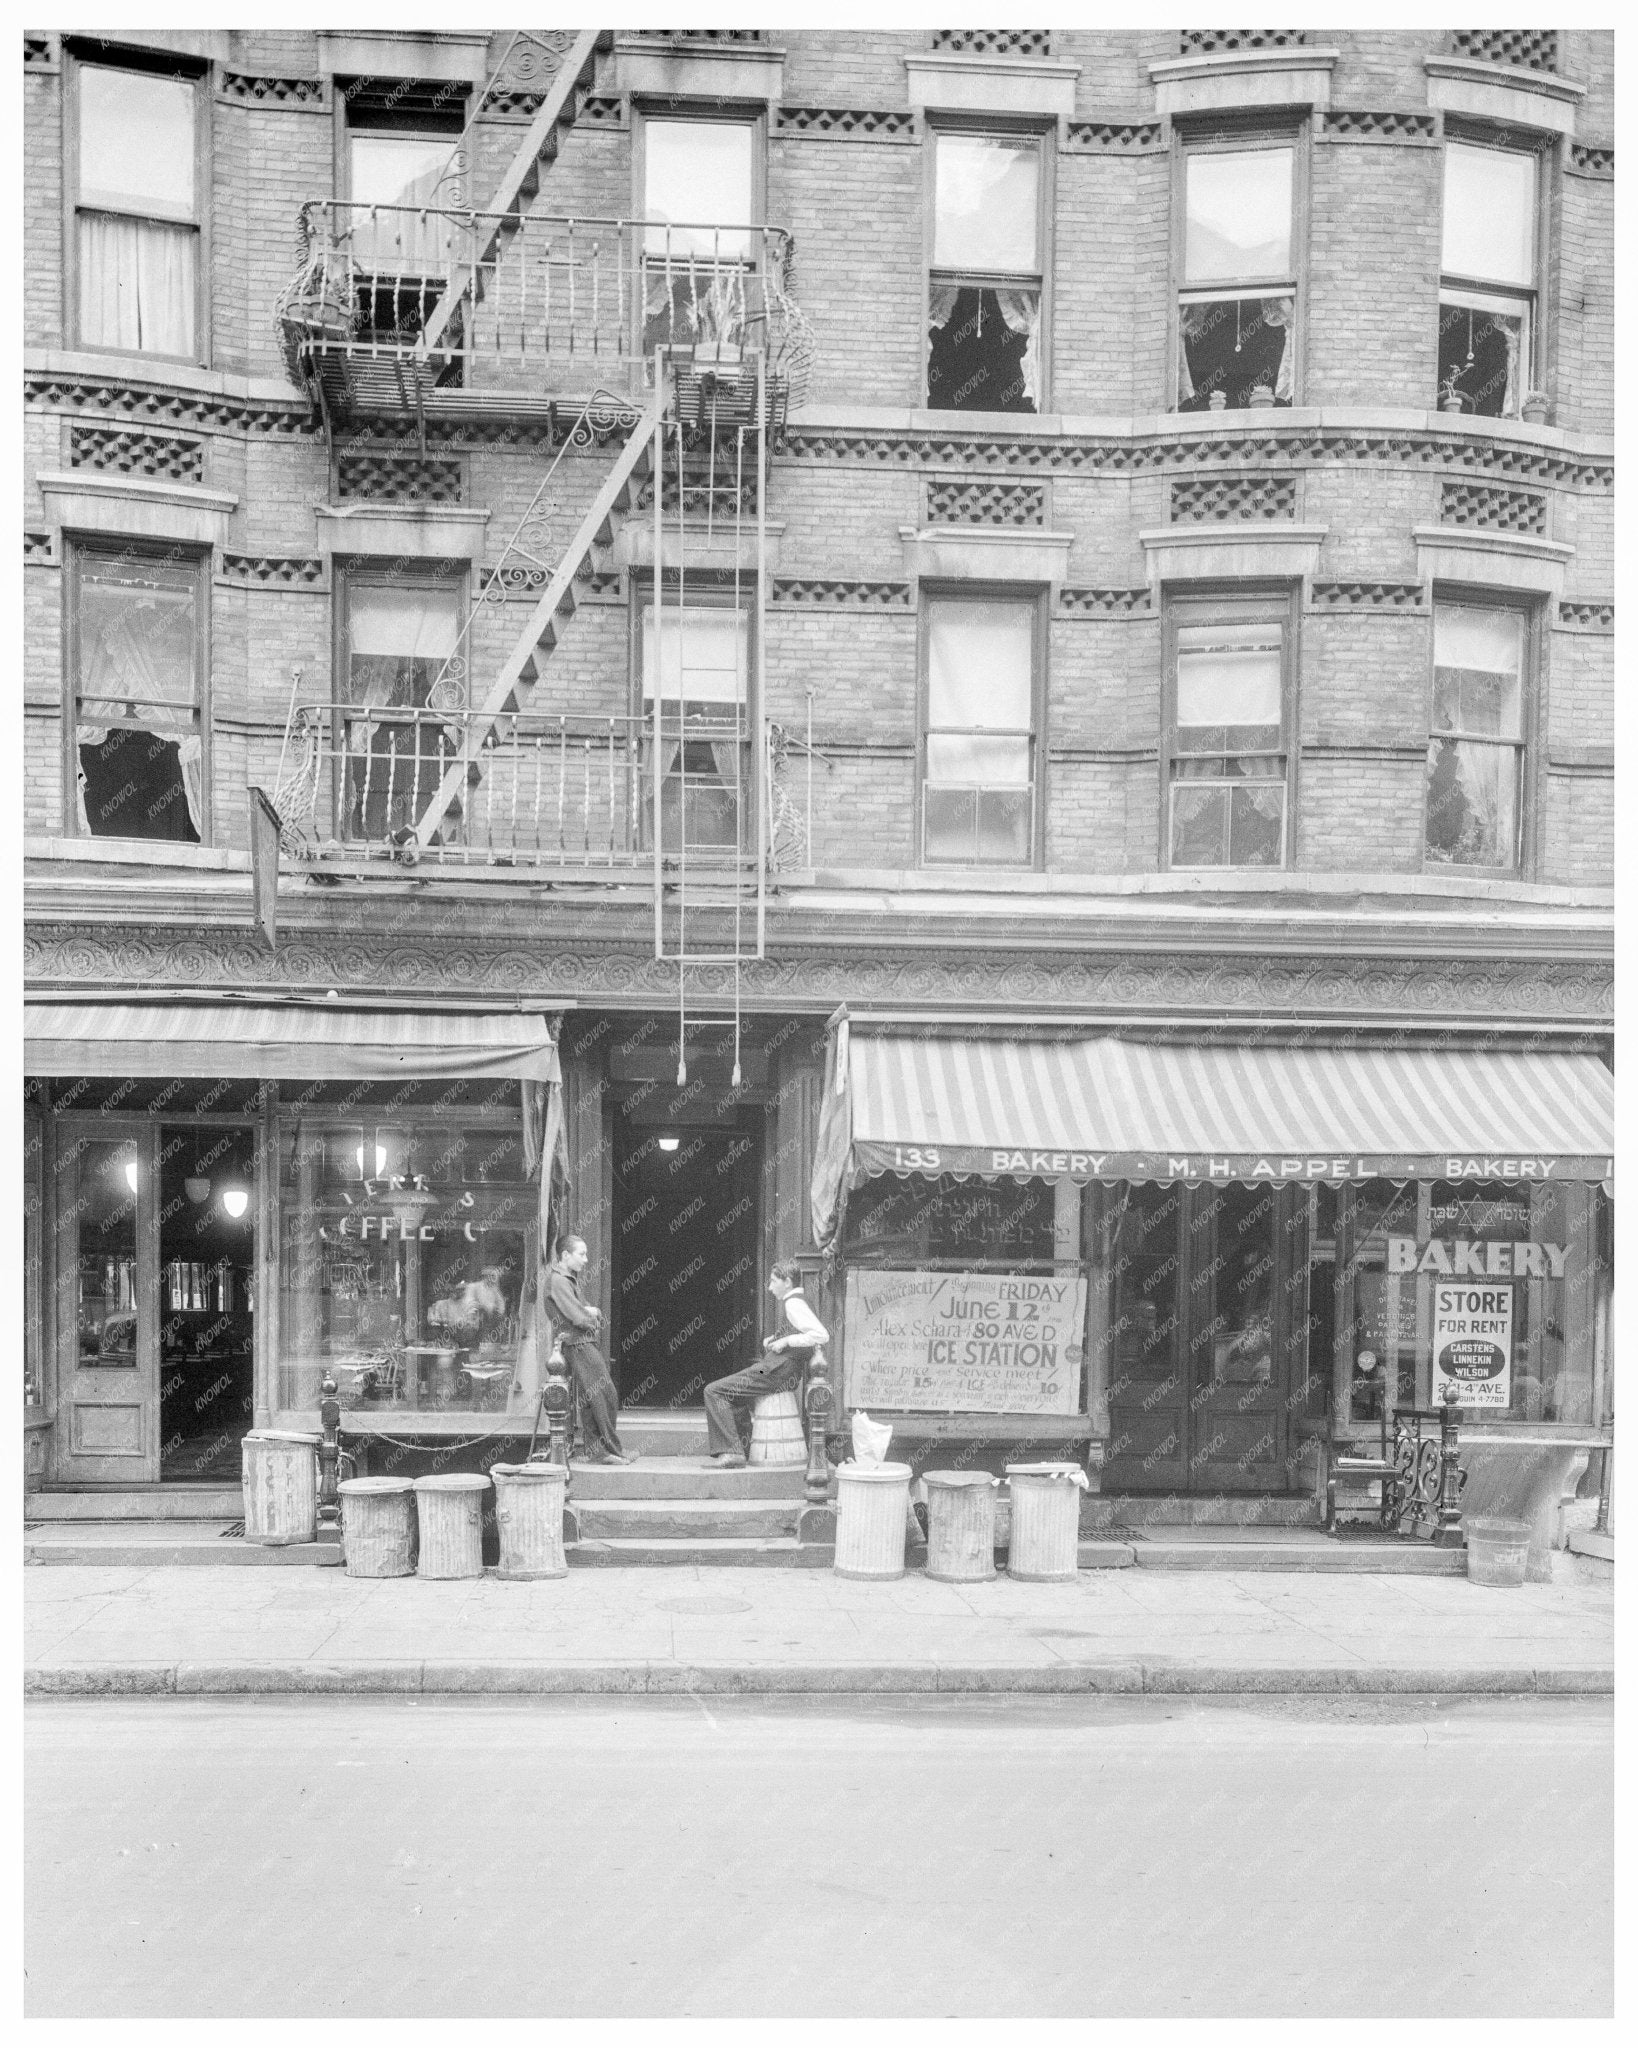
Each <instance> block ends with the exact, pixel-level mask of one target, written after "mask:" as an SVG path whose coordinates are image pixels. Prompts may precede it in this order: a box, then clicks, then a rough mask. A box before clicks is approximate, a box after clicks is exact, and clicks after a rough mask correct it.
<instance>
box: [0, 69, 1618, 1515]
mask: <svg viewBox="0 0 1638 2048" xmlns="http://www.w3.org/2000/svg"><path fill="white" fill-rule="evenodd" d="M23 58H24V74H25V89H26V115H27V137H26V145H25V190H26V208H25V218H26V235H27V248H26V255H25V260H24V265H23V278H24V312H23V321H24V337H25V384H24V400H25V417H26V426H27V440H26V449H27V477H26V487H25V518H24V526H25V533H24V560H25V575H24V587H25V593H26V624H27V653H26V660H25V666H24V671H23V699H24V722H23V738H24V746H25V749H26V762H27V766H26V776H25V791H24V815H25V821H26V826H25V829H26V835H27V837H26V844H25V853H26V875H25V885H26V945H27V973H28V989H27V997H28V1008H27V1017H28V1023H27V1055H28V1058H27V1067H28V1072H27V1077H26V1081H25V1091H26V1092H25V1111H26V1139H27V1143H26V1175H27V1231H28V1243H27V1246H26V1251H27V1258H26V1274H27V1287H26V1293H25V1299H24V1301H23V1304H22V1307H23V1315H24V1337H25V1343H24V1357H25V1389H24V1399H25V1441H26V1446H27V1452H28V1459H29V1470H30V1474H31V1483H32V1484H33V1485H34V1487H35V1488H36V1491H35V1493H34V1494H33V1496H32V1499H33V1502H34V1503H35V1505H34V1506H33V1507H31V1510H30V1512H31V1513H35V1512H38V1513H41V1514H46V1513H53V1512H55V1513H61V1514H70V1513H82V1512H92V1511H95V1512H103V1513H109V1512H116V1511H117V1512H122V1513H133V1512H151V1513H154V1514H167V1513H169V1514H186V1513H188V1512H190V1511H193V1512H199V1513H207V1512H216V1513H219V1514H222V1515H224V1516H225V1515H230V1514H232V1513H233V1512H235V1511H236V1509H235V1505H234V1504H235V1502H236V1501H237V1498H238V1478H239V1472H240V1442H241V1439H242V1437H243V1436H244V1434H245V1432H246V1431H247V1430H251V1429H270V1430H315V1429H317V1428H318V1426H319V1418H320V1412H321V1407H322V1405H323V1403H324V1401H325V1399H326V1390H327V1389H330V1390H332V1394H331V1398H333V1400H334V1401H335V1403H336V1404H337V1405H338V1406H339V1410H340V1430H341V1438H342V1442H343V1444H344V1446H345V1447H346V1448H347V1449H348V1450H349V1451H350V1452H351V1453H353V1454H354V1455H355V1456H356V1457H357V1458H358V1459H359V1461H360V1463H361V1465H364V1466H369V1467H371V1469H376V1470H381V1469H385V1466H384V1462H383V1461H386V1460H398V1461H409V1463H410V1465H411V1466H412V1468H413V1466H414V1461H415V1460H417V1459H423V1460H424V1459H438V1460H441V1461H442V1462H443V1463H445V1464H446V1465H447V1464H453V1465H455V1466H457V1467H462V1466H464V1467H466V1468H468V1469H475V1468H477V1467H480V1466H485V1465H487V1464H488V1463H490V1462H492V1461H493V1460H494V1459H495V1458H497V1457H501V1456H505V1457H508V1458H512V1459H516V1458H518V1457H520V1456H521V1455H522V1453H523V1449H524V1444H525V1441H526V1440H527V1439H528V1437H529V1436H530V1434H531V1431H532V1430H533V1428H534V1425H535V1421H536V1417H537V1410H538V1407H539V1395H540V1390H541V1387H542V1385H543V1384H544V1382H545V1379H546V1378H547V1376H548V1368H549V1362H550V1349H551V1343H552V1331H551V1330H550V1329H549V1327H548V1321H547V1317H546V1314H545V1312H544V1311H543V1308H542V1292H543V1286H542V1276H543V1273H544V1270H545V1267H546V1265H547V1263H548V1262H549V1260H550V1259H551V1257H552V1256H553V1254H554V1251H555V1250H556V1248H557V1246H558V1245H559V1244H560V1242H561V1241H562V1240H563V1239H564V1238H565V1237H567V1236H568V1235H569V1234H570V1233H573V1234H575V1235H578V1236H579V1237H581V1238H583V1239H584V1240H585V1242H586V1245H587V1248H588V1252H589V1263H588V1266H587V1269H586V1274H585V1280H584V1286H585V1293H586V1299H587V1301H588V1302H589V1303H590V1304H591V1305H593V1306H595V1307H598V1308H600V1310H601V1312H602V1315H603V1317H604V1335H605V1344H606V1348H607V1350H608V1354H609V1358H610V1361H611V1364H612V1367H613V1371H614V1375H615V1378H616V1380H617V1383H618V1388H619V1393H620V1398H621V1403H622V1407H623V1411H624V1418H625V1419H624V1423H623V1426H624V1427H625V1428H626V1429H627V1432H628V1438H627V1448H628V1449H634V1450H637V1451H643V1450H645V1449H649V1450H654V1451H663V1450H667V1449H669V1450H671V1451H672V1452H681V1451H684V1450H690V1449H693V1448H696V1447H697V1449H698V1450H699V1451H700V1452H702V1453H703V1450H704V1430H703V1423H702V1422H701V1421H700V1405H701V1395H702V1389H703V1387H704V1386H705V1384H706V1383H707V1382H709V1381H711V1380H713V1379H716V1378H719V1377H721V1376H722V1375H723V1374H724V1373H726V1372H728V1371H731V1370H733V1369H735V1368H736V1367H738V1366H740V1365H743V1364H746V1363H748V1362H750V1361H751V1360H752V1359H754V1358H755V1357H756V1355H757V1354H758V1350H759V1347H760V1343H761V1341H762V1338H763V1336H764V1335H765V1334H767V1333H768V1330H769V1329H770V1327H771V1322H772V1314H773V1311H772V1308H771V1297H770V1296H769V1295H768V1294H767V1293H766V1292H765V1291H764V1290H765V1286H766V1281H767V1273H768V1268H769V1266H770V1264H771V1263H772V1262H773V1261H775V1260H777V1259H784V1258H794V1259H796V1260H797V1261H799V1262H800V1264H801V1267H802V1269H803V1272H804V1275H805V1279H806V1292H807V1295H808V1298H809V1300H810V1302H811V1304H812V1305H813V1307H814V1308H815V1309H816V1310H817V1312H818V1314H819V1316H820V1318H821V1319H822V1321H823V1322H824V1323H825V1325H826V1327H827V1328H828V1330H829V1332H830V1342H829V1346H828V1354H827V1359H826V1363H825V1367H824V1371H823V1375H822V1376H821V1374H820V1373H819V1371H818V1370H817V1369H815V1370H814V1372H813V1373H812V1375H811V1376H810V1384H809V1387H808V1392H807V1400H808V1411H807V1412H808V1428H809V1429H810V1431H812V1432H815V1433H817V1434H818V1435H820V1436H822V1437H823V1438H824V1439H825V1443H826V1447H827V1448H828V1452H829V1455H830V1458H831V1459H832V1460H834V1459H836V1458H838V1457H841V1456H845V1455H846V1454H847V1443H848V1430H849V1418H850V1416H851V1415H852V1414H853V1413H854V1412H855V1411H857V1410H860V1409H863V1410H865V1411H866V1412H867V1413H868V1414H869V1415H870V1416H872V1417H873V1418H876V1419H878V1420H882V1421H886V1422H889V1423H891V1424H892V1426H893V1430H894V1436H893V1443H894V1446H895V1448H896V1449H897V1450H899V1451H901V1452H907V1453H908V1454H909V1455H910V1456H911V1457H912V1458H913V1459H914V1460H915V1461H916V1462H917V1464H918V1465H919V1466H923V1467H924V1466H925V1465H926V1464H927V1463H928V1462H930V1461H931V1462H933V1463H940V1464H945V1465H948V1464H950V1463H952V1462H962V1461H965V1462H969V1463H970V1462H973V1461H977V1462H979V1463H984V1464H988V1465H989V1466H990V1467H991V1468H992V1469H995V1470H999V1469H1000V1466H1001V1464H1002V1463H1003V1462H1005V1461H1006V1460H1008V1459H1017V1458H1019V1457H1020V1456H1025V1457H1035V1458H1045V1457H1060V1458H1061V1457H1064V1456H1069V1457H1072V1458H1074V1459H1075V1460H1077V1461H1078V1462H1079V1463H1080V1464H1081V1465H1082V1466H1083V1467H1084V1469H1085V1471H1086V1473H1087V1475H1088V1477H1089V1479H1090V1481H1091V1485H1092V1494H1091V1496H1089V1500H1088V1507H1087V1513H1088V1515H1089V1516H1091V1517H1093V1518H1095V1517H1096V1515H1097V1514H1098V1513H1099V1512H1100V1509H1099V1507H1098V1496H1099V1494H1100V1493H1101V1495H1102V1496H1104V1497H1105V1502H1106V1505H1105V1508H1104V1509H1103V1510H1101V1511H1102V1512H1105V1513H1109V1514H1113V1513H1115V1512H1116V1510H1115V1509H1111V1508H1108V1507H1107V1501H1108V1500H1109V1499H1114V1500H1115V1501H1116V1502H1117V1503H1118V1502H1129V1503H1131V1502H1137V1501H1139V1499H1140V1497H1163V1498H1165V1499H1167V1500H1168V1501H1171V1502H1172V1503H1174V1505H1175V1503H1176V1502H1177V1501H1178V1499H1179V1497H1181V1496H1188V1497H1200V1499H1203V1500H1210V1501H1223V1500H1225V1499H1229V1498H1230V1497H1232V1499H1233V1500H1234V1501H1237V1502H1240V1503H1244V1502H1247V1501H1271V1502H1274V1503H1275V1504H1276V1505H1278V1504H1284V1507H1285V1509H1288V1510H1289V1511H1290V1512H1291V1513H1292V1514H1293V1515H1295V1514H1299V1513H1302V1512H1306V1504H1308V1503H1312V1502H1314V1501H1316V1500H1317V1499H1319V1498H1321V1497H1322V1496H1323V1490H1324V1478H1325V1469H1326V1460H1327V1459H1328V1458H1329V1457H1330V1456H1331V1455H1332V1454H1333V1453H1334V1452H1335V1451H1336V1450H1337V1449H1338V1447H1339V1446H1343V1445H1346V1444H1347V1443H1349V1442H1350V1441H1364V1442H1366V1443H1369V1444H1377V1443H1379V1442H1380V1440H1381V1435H1382V1431H1383V1427H1384V1419H1385V1418H1388V1417H1392V1416H1394V1415H1397V1414H1402V1413H1405V1412H1407V1411H1412V1410H1415V1411H1423V1412H1427V1413H1431V1412H1432V1411H1434V1410H1435V1409H1438V1408H1440V1407H1441V1405H1449V1404H1451V1403H1455V1404H1457V1405H1459V1408H1460V1415H1461V1426H1462V1428H1463V1430H1464V1431H1474V1430H1480V1429H1483V1430H1487V1431H1490V1432H1492V1433H1493V1434H1494V1433H1504V1432H1507V1431H1514V1432H1518V1433H1521V1434H1522V1435H1524V1436H1527V1437H1528V1436H1531V1435H1534V1436H1537V1437H1539V1436H1542V1435H1544V1434H1545V1435H1547V1436H1549V1437H1550V1436H1551V1435H1552V1434H1553V1432H1555V1431H1557V1432H1561V1433H1562V1432H1565V1431H1571V1432H1575V1431H1579V1432H1581V1433H1583V1434H1586V1433H1588V1432H1589V1431H1591V1432H1593V1433H1595V1434H1596V1431H1597V1428H1598V1426H1600V1425H1602V1424H1604V1423H1605V1422H1606V1421H1607V1419H1608V1418H1609V1416H1610V1415H1611V1413H1612V1412H1613V1391H1612V1358H1611V1340H1610V1304H1611V1258H1612V1221H1611V1217H1612V1200H1613V1177H1612V1167H1613V1162H1612V1159H1611V1156H1610V1155H1611V1149H1612V1137H1611V1092H1612V1058H1613V1056H1612V1051H1611V1045H1612V1038H1611V1032H1612V965H1611V962H1612V893H1611V892H1612V838H1613V805H1612V791H1613V780H1612V777H1613V745H1612V737H1613V732H1612V677H1613V665H1612V656H1613V640H1612V632H1613V616H1614V603H1613V599H1614V589H1615V583H1614V564H1613V556H1612V530H1613V529H1612V514H1611V503H1612V489H1613V461H1612V448H1613V441H1612V431H1613V406H1614V388H1613V387H1614V361H1615V358H1614V350H1613V343H1612V309H1613V289H1612V286H1613V253H1614V243H1613V182H1612V180H1613V157H1614V152H1613V148H1612V143H1611V137H1612V133H1613V104H1614V103H1613V37H1612V36H1611V35H1609V34H1607V33H1603V32H1596V33H1595V32H1590V31H1583V30H1577V29H1567V30H1551V29H1530V30H1496V31H1492V30H1443V29H1437V30H1432V29H1430V30H1426V31H1422V30H1401V31H1392V32H1388V31H1382V32H1358V33H1356V32H1351V31H1350V32H1342V31H1337V32H1332V31H1330V30H1308V31H1298V30H1289V31H1288V30H1257V29H1244V30H1240V29H1236V30H1189V31H1184V32H1181V33H1180V32H1178V31H1176V30H1165V29H1159V28H1156V29H1153V30H1141V31H1140V30H1127V31H1120V32H1110V33H1100V32H1092V31H1072V32H1059V31H1056V30H1053V31H1047V30H999V29H997V30H967V29H962V30H941V31H931V30H917V31H912V32H906V33H879V34H875V33H872V34H865V33H853V32H845V33H844V32H827V31H819V30H800V31H796V30H793V31H790V32H788V33H784V32H774V31H756V30H739V29H735V30H698V31H695V30H671V31H660V32H648V31H644V32H641V33H636V32H628V31H624V30H620V29H585V30H562V31H556V30H552V31H526V32H519V33H514V32H511V31H506V30H481V29H478V30H470V31H467V30H463V31H452V32H449V33H447V34H420V33H413V32H409V33H406V32H401V31H388V30H371V31H369V32H359V33H354V32H350V31H346V30H332V31H320V32H317V33H310V32H305V31H303V32H295V31H290V32H285V31H276V30H259V29H255V30H232V31H221V32H203V31H200V32H192V31H189V32H169V33H155V34H146V33H139V32H136V31H126V30H120V31H117V32H115V33H113V34H109V33H106V32H99V33H97V34H95V35H86V36H84V37H80V36H76V35H73V34H62V35H58V34H55V33H50V34H46V33H39V34H32V33H31V34H26V35H25V37H24V42H23ZM1456 1283H1460V1284H1456ZM1594 1476H1595V1478H1596V1467H1595V1474H1594ZM725 1483H726V1482H725ZM800 1490H801V1489H800V1486H795V1487H793V1488H792V1489H791V1491H792V1492H800ZM116 1499H117V1502H118V1507H117V1510H116V1508H115V1507H114V1505H113V1502H114V1500H116ZM88 1502H89V1503H90V1508H89V1509H88V1508H87V1507H86V1503H88ZM1126 1511H1127V1510H1122V1511H1121V1512H1126ZM1231 1511H1232V1510H1231V1509H1225V1510H1224V1512H1225V1513H1227V1512H1231ZM1130 1512H1132V1513H1136V1512H1138V1510H1137V1508H1135V1507H1133V1508H1131V1509H1130ZM768 1519H769V1518H768V1517H767V1516H764V1521H768ZM774 1519H777V1518H774ZM759 1526H760V1525H759ZM793 1527H794V1525H793ZM764 1533H765V1534H766V1533H767V1531H766V1530H765V1531H764ZM778 1534H779V1532H778V1531H775V1532H774V1535H775V1536H777V1535H778ZM786 1534H787V1539H788V1534H789V1532H786Z"/></svg>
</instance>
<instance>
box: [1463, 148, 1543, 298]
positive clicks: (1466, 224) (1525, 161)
mask: <svg viewBox="0 0 1638 2048" xmlns="http://www.w3.org/2000/svg"><path fill="white" fill-rule="evenodd" d="M1535 265H1536V160H1535V158H1534V156H1531V155H1527V154H1525V153H1524V152H1522V151H1519V150H1510V149H1481V148H1480V147H1479V146H1478V145H1477V144H1474V143H1468V142H1447V143H1446V144H1445V221H1444V254H1443V257H1442V259H1441V267H1442V269H1443V270H1444V272H1445V274H1446V276H1447V277H1470V278H1475V279H1482V280H1483V281H1484V282H1485V283H1488V284H1513V285H1521V286H1523V287H1525V288H1526V289H1528V288H1529V287H1531V286H1532V285H1534V283H1535Z"/></svg>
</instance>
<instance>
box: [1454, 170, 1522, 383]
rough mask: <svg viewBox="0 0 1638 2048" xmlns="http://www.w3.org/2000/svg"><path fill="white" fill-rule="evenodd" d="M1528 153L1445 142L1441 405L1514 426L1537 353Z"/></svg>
mask: <svg viewBox="0 0 1638 2048" xmlns="http://www.w3.org/2000/svg"><path fill="white" fill-rule="evenodd" d="M1536 184H1537V158H1536V156H1535V154H1534V152H1533V151H1530V150H1519V149H1493V148H1491V147H1490V146H1489V145H1488V144H1482V143H1477V142H1460V141H1456V140H1454V139H1453V140H1451V141H1448V142H1447V143H1446V144H1445V191H1444V235H1443V241H1442V253H1441V256H1440V262H1439V403H1440V405H1441V406H1444V407H1448V408H1449V409H1451V410H1453V411H1456V410H1460V411H1462V412H1471V413H1477V414H1481V415H1485V416H1488V417H1490V418H1495V419H1516V418H1517V417H1518V414H1519V410H1520V408H1521V407H1522V405H1523V403H1524V400H1525V397H1526V396H1527V394H1528V392H1529V388H1530V381H1531V377H1532V374H1533V371H1532V357H1533V354H1534V350H1535V337H1534V328H1535V308H1536V290H1535V287H1536Z"/></svg>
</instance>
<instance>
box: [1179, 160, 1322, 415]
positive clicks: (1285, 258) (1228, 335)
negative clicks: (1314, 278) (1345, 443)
mask: <svg viewBox="0 0 1638 2048" xmlns="http://www.w3.org/2000/svg"><path fill="white" fill-rule="evenodd" d="M1296 174H1297V149H1296V144H1295V142H1281V143H1277V144H1269V143H1267V142H1264V141H1248V142H1243V143H1224V144H1222V145H1216V144H1214V145H1212V146H1211V147H1201V146H1195V145H1192V144H1191V145H1189V146H1187V147H1186V148H1185V149H1184V152H1183V157H1182V185H1183V201H1182V214H1183V222H1182V243H1183V248H1182V278H1181V287H1180V290H1179V293H1178V309H1177V326H1178V347H1177V409H1178V411H1179V412H1207V411H1210V412H1221V411H1231V410H1232V411H1238V410H1240V409H1241V408H1242V407H1247V406H1275V405H1290V404H1291V402H1292V399H1293V396H1294V393H1295V390H1296V360H1295V349H1294V346H1293V344H1294V340H1295V328H1296V307H1297V272H1296V255H1295V245H1296V235H1295V229H1294V220H1295V200H1296Z"/></svg>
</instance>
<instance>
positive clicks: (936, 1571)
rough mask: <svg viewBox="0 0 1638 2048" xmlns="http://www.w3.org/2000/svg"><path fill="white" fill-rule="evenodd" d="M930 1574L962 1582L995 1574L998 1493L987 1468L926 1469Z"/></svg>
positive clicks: (929, 1575)
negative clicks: (936, 1470) (966, 1469)
mask: <svg viewBox="0 0 1638 2048" xmlns="http://www.w3.org/2000/svg"><path fill="white" fill-rule="evenodd" d="M921 1477H922V1484H923V1485H924V1486H925V1487H926V1488H927V1576H928V1577H929V1578H930V1579H947V1580H949V1581H951V1582H952V1583H954V1584H960V1583H963V1582H965V1581H967V1580H971V1579H993V1578H994V1577H995V1495H996V1488H997V1486H998V1484H999V1482H998V1481H997V1480H996V1478H995V1477H994V1475H993V1474H991V1473H989V1472H924V1473H923V1474H922V1475H921Z"/></svg>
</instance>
